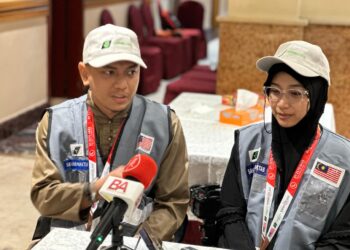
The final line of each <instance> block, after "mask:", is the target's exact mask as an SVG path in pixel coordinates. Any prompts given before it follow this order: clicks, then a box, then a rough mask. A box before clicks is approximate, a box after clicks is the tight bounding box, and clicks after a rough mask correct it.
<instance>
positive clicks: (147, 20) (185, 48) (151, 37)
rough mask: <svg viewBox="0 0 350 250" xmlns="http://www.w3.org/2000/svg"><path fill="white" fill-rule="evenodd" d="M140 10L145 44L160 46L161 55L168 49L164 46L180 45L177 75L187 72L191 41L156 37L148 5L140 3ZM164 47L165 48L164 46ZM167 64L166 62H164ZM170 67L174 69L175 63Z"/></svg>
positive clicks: (179, 38) (190, 60)
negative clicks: (144, 31)
mask: <svg viewBox="0 0 350 250" xmlns="http://www.w3.org/2000/svg"><path fill="white" fill-rule="evenodd" d="M140 10H141V15H142V17H143V22H144V24H145V28H146V36H145V37H146V40H147V43H151V44H152V45H157V46H160V47H161V49H162V51H163V53H166V52H165V51H164V50H165V49H169V48H165V47H169V46H168V45H166V44H169V43H172V44H174V43H179V44H181V47H182V48H181V49H180V50H178V51H177V53H176V56H177V57H179V56H181V63H180V65H176V66H180V68H179V69H177V70H180V72H179V73H181V72H184V71H186V70H189V69H190V68H191V67H192V66H193V59H192V58H193V50H192V41H191V38H190V37H174V36H168V37H159V36H156V31H155V28H154V21H153V16H152V12H151V8H150V6H149V4H148V3H146V2H145V1H143V2H142V4H141V6H140ZM164 45H165V46H164ZM171 49H174V45H172V48H171ZM165 63H167V62H165ZM169 63H170V64H171V65H170V67H175V65H174V64H175V63H174V62H169ZM165 68H166V69H165V70H167V66H165ZM174 76H176V75H172V76H171V77H168V78H172V77H174Z"/></svg>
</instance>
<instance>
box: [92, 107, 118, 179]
mask: <svg viewBox="0 0 350 250" xmlns="http://www.w3.org/2000/svg"><path fill="white" fill-rule="evenodd" d="M124 123H125V119H124V120H123V122H122V124H121V126H120V127H119V129H118V132H117V136H116V137H115V139H114V142H113V146H112V148H111V150H110V152H109V154H108V158H107V161H106V164H105V166H104V168H103V171H102V174H101V177H104V176H107V175H108V173H109V171H110V165H111V159H112V156H113V153H114V148H115V145H116V143H117V141H118V138H119V136H120V133H121V130H122V128H123V127H124ZM86 126H87V134H88V159H89V182H93V181H95V180H96V179H97V158H96V152H97V151H96V139H95V121H94V113H93V112H92V109H91V107H88V112H87V124H86Z"/></svg>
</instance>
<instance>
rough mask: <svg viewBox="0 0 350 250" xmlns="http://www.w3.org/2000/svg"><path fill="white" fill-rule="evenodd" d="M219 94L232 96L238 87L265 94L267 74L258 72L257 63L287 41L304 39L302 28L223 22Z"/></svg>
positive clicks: (221, 28)
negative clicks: (264, 84)
mask: <svg viewBox="0 0 350 250" xmlns="http://www.w3.org/2000/svg"><path fill="white" fill-rule="evenodd" d="M219 35H220V52H219V66H218V80H217V89H216V92H217V93H218V94H230V93H232V92H233V91H234V90H236V89H237V88H245V89H248V90H251V91H256V92H258V93H262V84H263V82H264V81H265V79H266V75H265V73H263V72H260V71H258V70H257V69H256V67H255V63H256V60H257V59H258V58H260V57H262V56H265V55H272V54H274V52H275V50H276V49H277V47H278V46H279V45H280V44H281V43H282V42H285V41H288V40H294V39H301V38H302V37H303V27H302V26H278V25H264V24H249V23H233V22H221V23H220V34H219Z"/></svg>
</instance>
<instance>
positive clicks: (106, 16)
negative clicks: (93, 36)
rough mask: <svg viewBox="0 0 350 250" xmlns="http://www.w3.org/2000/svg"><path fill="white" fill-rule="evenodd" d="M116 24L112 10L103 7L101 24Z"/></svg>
mask: <svg viewBox="0 0 350 250" xmlns="http://www.w3.org/2000/svg"><path fill="white" fill-rule="evenodd" d="M109 23H110V24H114V19H113V16H112V14H111V12H110V11H109V10H107V9H103V10H102V12H101V15H100V25H105V24H109Z"/></svg>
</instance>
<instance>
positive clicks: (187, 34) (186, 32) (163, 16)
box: [157, 0, 202, 67]
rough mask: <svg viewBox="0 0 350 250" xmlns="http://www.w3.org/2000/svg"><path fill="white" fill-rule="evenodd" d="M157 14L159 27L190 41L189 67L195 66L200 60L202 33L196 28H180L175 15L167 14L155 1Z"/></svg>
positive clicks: (158, 2)
mask: <svg viewBox="0 0 350 250" xmlns="http://www.w3.org/2000/svg"><path fill="white" fill-rule="evenodd" d="M157 5H158V12H159V16H160V21H161V26H162V28H163V29H165V30H167V29H168V30H171V31H173V32H174V33H175V34H179V35H180V36H181V37H183V38H185V39H191V43H192V45H191V47H192V59H191V60H192V63H191V67H192V66H194V65H196V64H197V61H198V60H199V59H200V56H201V54H200V50H199V49H198V48H200V47H201V39H202V33H201V31H200V30H199V29H196V28H184V27H182V26H181V23H180V21H179V20H178V19H177V17H176V15H174V14H173V13H171V12H169V11H168V10H167V9H164V8H163V7H162V5H161V1H160V0H158V1H157Z"/></svg>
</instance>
